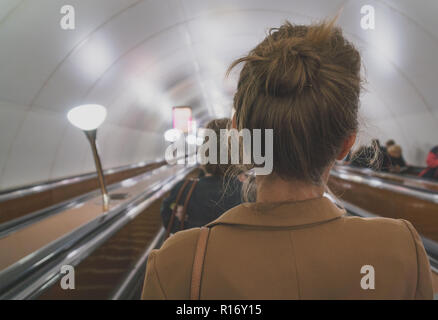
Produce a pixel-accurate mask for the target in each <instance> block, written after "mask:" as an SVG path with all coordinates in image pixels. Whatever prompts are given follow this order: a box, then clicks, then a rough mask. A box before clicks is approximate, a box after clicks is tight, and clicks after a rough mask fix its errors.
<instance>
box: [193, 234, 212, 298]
mask: <svg viewBox="0 0 438 320" xmlns="http://www.w3.org/2000/svg"><path fill="white" fill-rule="evenodd" d="M209 234H210V228H207V227H202V228H201V230H200V232H199V237H198V243H197V245H196V251H195V259H194V261H193V270H192V283H191V287H190V300H199V299H200V298H201V296H200V293H201V280H202V270H203V269H204V259H205V251H206V249H207V241H208V236H209Z"/></svg>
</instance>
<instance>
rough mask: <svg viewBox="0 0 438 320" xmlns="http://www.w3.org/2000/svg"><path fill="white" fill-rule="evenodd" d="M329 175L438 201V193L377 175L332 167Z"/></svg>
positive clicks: (434, 201)
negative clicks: (400, 183) (403, 184)
mask: <svg viewBox="0 0 438 320" xmlns="http://www.w3.org/2000/svg"><path fill="white" fill-rule="evenodd" d="M330 175H331V176H334V177H336V178H339V179H342V180H346V181H351V182H356V183H360V184H365V185H368V186H371V187H373V188H380V189H385V190H389V191H392V192H397V193H401V194H404V195H408V196H411V197H415V198H418V199H422V200H426V201H430V202H433V203H438V193H433V192H430V191H426V190H422V189H415V188H411V187H407V186H402V185H399V184H395V183H391V182H388V181H385V180H383V179H381V178H378V177H368V176H362V175H359V174H354V173H351V172H347V171H344V172H340V171H339V170H336V169H332V170H331V171H330Z"/></svg>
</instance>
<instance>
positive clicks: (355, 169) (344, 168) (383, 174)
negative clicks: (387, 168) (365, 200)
mask: <svg viewBox="0 0 438 320" xmlns="http://www.w3.org/2000/svg"><path fill="white" fill-rule="evenodd" d="M334 169H335V170H342V171H349V172H355V173H360V174H363V175H366V176H370V175H371V176H373V177H377V178H389V179H394V180H397V179H403V180H406V181H411V182H413V183H419V182H421V183H422V184H424V185H426V186H432V187H435V188H438V182H435V181H433V180H428V179H426V178H422V177H417V176H409V175H400V174H395V173H391V172H381V171H375V170H373V169H370V168H359V167H353V166H349V165H342V164H337V165H335V167H334ZM425 190H428V189H425ZM432 192H433V191H432Z"/></svg>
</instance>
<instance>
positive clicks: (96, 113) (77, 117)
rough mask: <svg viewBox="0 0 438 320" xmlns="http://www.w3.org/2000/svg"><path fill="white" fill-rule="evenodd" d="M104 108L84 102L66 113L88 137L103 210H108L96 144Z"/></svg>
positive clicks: (104, 111)
mask: <svg viewBox="0 0 438 320" xmlns="http://www.w3.org/2000/svg"><path fill="white" fill-rule="evenodd" d="M105 118H106V109H105V107H103V106H101V105H97V104H86V105H81V106H78V107H75V108H73V109H71V110H70V111H69V112H68V113H67V119H68V120H69V121H70V123H71V124H72V125H74V126H75V127H77V128H79V129H81V130H82V131H83V132H84V133H85V136H86V137H87V139H88V142H89V143H90V146H91V151H92V152H93V158H94V164H95V165H96V171H97V176H98V179H99V185H100V190H101V192H102V202H103V211H108V209H109V200H110V197H109V195H108V191H107V189H106V185H105V177H104V175H103V170H102V163H101V161H100V156H99V152H98V151H97V146H96V136H97V128H99V126H100V125H101V124H102V123H103V122H104V121H105Z"/></svg>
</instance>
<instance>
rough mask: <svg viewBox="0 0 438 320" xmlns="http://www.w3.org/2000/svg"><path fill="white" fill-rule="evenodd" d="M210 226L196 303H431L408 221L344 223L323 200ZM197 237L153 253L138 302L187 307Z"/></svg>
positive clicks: (242, 209)
mask: <svg viewBox="0 0 438 320" xmlns="http://www.w3.org/2000/svg"><path fill="white" fill-rule="evenodd" d="M208 226H209V227H210V228H211V229H210V236H209V239H208V243H207V249H206V254H205V262H204V269H203V275H202V282H201V289H200V296H201V299H432V298H433V290H432V279H431V271H430V266H429V261H428V259H427V256H426V253H425V251H424V247H423V245H422V242H421V240H420V238H419V236H418V234H417V232H416V231H415V229H414V228H413V226H412V225H411V224H410V223H409V222H407V221H405V220H394V219H385V218H373V219H364V218H358V217H349V216H345V212H344V211H343V210H340V209H339V208H338V207H336V206H335V205H334V204H333V203H332V202H331V201H330V200H329V199H327V198H320V199H313V200H306V201H301V202H283V203H277V204H270V205H261V204H243V205H240V206H237V207H235V208H233V209H231V210H229V211H228V212H226V213H225V214H223V215H222V216H221V217H220V218H219V219H217V220H216V221H214V222H212V223H210V224H209V225H208ZM199 230H200V229H198V228H196V229H190V230H186V231H182V232H178V233H176V234H175V235H174V236H172V237H171V238H169V239H168V240H167V241H166V242H165V243H164V245H163V246H162V248H161V249H160V250H154V251H153V252H152V253H151V255H150V257H149V260H148V265H147V271H146V277H145V283H144V287H143V296H142V297H143V299H189V297H190V281H191V274H192V266H193V259H194V254H195V248H196V244H197V240H198V235H199ZM363 266H372V267H373V269H374V280H375V281H374V289H372V288H370V285H371V284H372V280H371V278H372V271H370V270H371V269H370V268H368V269H367V267H364V269H362V268H363ZM361 271H362V273H361ZM361 283H362V285H361ZM362 286H364V287H365V288H366V287H367V286H368V289H363V288H362Z"/></svg>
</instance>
